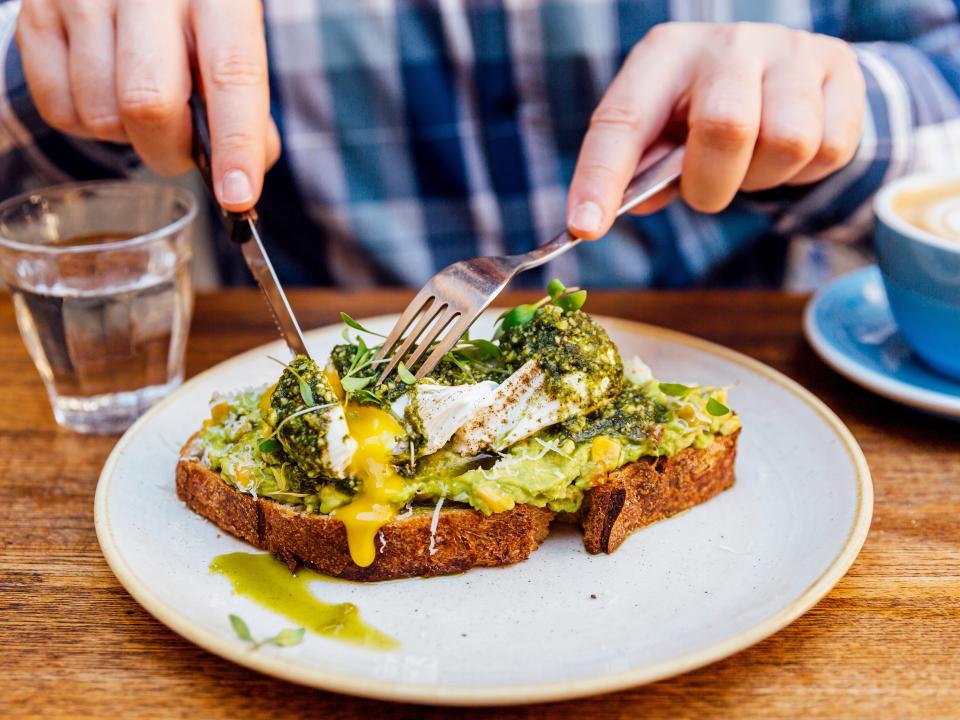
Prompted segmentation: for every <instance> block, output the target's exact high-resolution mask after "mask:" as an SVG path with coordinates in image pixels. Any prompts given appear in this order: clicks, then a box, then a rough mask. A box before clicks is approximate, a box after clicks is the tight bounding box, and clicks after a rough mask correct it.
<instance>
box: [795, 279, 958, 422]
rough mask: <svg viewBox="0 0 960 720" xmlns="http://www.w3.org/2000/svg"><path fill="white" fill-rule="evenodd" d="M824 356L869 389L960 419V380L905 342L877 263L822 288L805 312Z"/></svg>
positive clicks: (811, 335)
mask: <svg viewBox="0 0 960 720" xmlns="http://www.w3.org/2000/svg"><path fill="white" fill-rule="evenodd" d="M803 330H804V333H805V334H806V336H807V340H809V341H810V344H811V345H812V346H813V349H814V350H815V351H816V352H817V354H818V355H819V356H820V357H821V358H823V360H824V362H826V363H827V364H828V365H830V366H831V367H832V368H833V369H834V370H836V371H837V372H838V373H840V374H841V375H844V376H846V377H847V378H849V379H850V380H852V381H853V382H855V383H857V384H859V385H862V386H863V387H865V388H867V389H868V390H872V391H874V392H875V393H878V394H880V395H883V396H884V397H888V398H890V399H891V400H896V401H898V402H902V403H904V404H906V405H910V406H912V407H915V408H919V409H920V410H925V411H927V412H932V413H935V414H937V415H942V416H948V417H951V418H958V419H960V380H952V379H950V378H948V377H946V376H945V375H941V374H939V373H937V372H936V371H935V370H932V369H930V368H929V367H927V366H926V365H925V364H924V363H923V362H922V361H921V360H919V359H918V358H917V357H916V355H914V354H913V352H911V350H910V348H909V347H907V344H906V343H905V342H904V340H903V338H902V337H900V334H899V333H898V332H897V326H896V324H895V323H894V321H893V316H892V315H891V314H890V306H889V305H888V304H887V296H886V293H885V292H884V289H883V281H882V280H881V279H880V270H879V268H877V267H875V266H874V267H868V268H864V269H862V270H857V271H855V272H852V273H850V274H849V275H844V276H843V277H841V278H838V279H836V280H834V281H833V282H832V283H830V284H829V285H827V286H825V287H824V288H822V289H821V290H820V291H819V292H818V293H817V294H816V295H814V297H813V299H812V300H810V302H809V304H808V305H807V309H806V312H805V313H804V318H803Z"/></svg>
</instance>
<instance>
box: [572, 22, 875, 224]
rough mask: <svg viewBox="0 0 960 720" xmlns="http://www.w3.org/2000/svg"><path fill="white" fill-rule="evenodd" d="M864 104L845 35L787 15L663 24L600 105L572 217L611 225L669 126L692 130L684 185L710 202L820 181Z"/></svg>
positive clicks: (842, 150) (700, 206)
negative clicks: (799, 23)
mask: <svg viewBox="0 0 960 720" xmlns="http://www.w3.org/2000/svg"><path fill="white" fill-rule="evenodd" d="M864 104H865V86H864V81H863V75H862V74H861V72H860V67H859V64H858V63H857V59H856V56H855V55H854V52H853V50H852V49H851V48H850V46H849V45H847V44H846V43H845V42H843V41H842V40H838V39H836V38H831V37H827V36H824V35H814V34H811V33H807V32H801V31H798V30H790V29H788V28H785V27H782V26H780V25H765V24H755V23H739V24H735V25H713V24H701V23H667V24H664V25H658V26H656V27H654V28H653V29H652V30H651V31H650V32H649V33H648V34H647V35H646V36H645V37H644V38H643V39H642V40H641V41H640V42H639V43H637V45H635V46H634V48H633V49H632V50H631V52H630V54H629V56H628V57H627V59H626V61H625V62H624V64H623V67H622V68H621V69H620V72H619V74H618V75H617V76H616V78H614V80H613V82H612V83H611V85H610V87H609V88H608V89H607V92H606V93H605V94H604V96H603V99H602V100H601V101H600V105H599V106H598V107H597V109H596V111H595V112H594V113H593V117H592V118H591V121H590V127H589V129H588V130H587V134H586V136H585V137H584V140H583V145H582V146H581V148H580V156H579V158H578V160H577V167H576V171H575V172H574V176H573V182H572V184H571V187H570V193H569V197H568V202H567V224H568V226H569V228H570V231H571V232H572V233H573V234H574V235H577V236H579V237H584V238H589V239H593V238H598V237H600V236H601V235H603V234H604V233H606V232H607V230H609V229H610V226H611V224H612V223H613V221H614V219H615V214H616V209H617V207H618V206H619V205H620V201H621V198H622V196H623V191H624V189H625V188H626V186H627V183H628V182H629V180H630V178H631V177H632V175H633V173H634V171H635V170H636V169H637V166H638V164H645V163H646V162H647V161H648V160H649V156H650V154H651V153H652V152H653V151H654V149H655V148H656V147H657V146H658V145H662V143H663V141H664V140H665V139H669V138H671V137H672V138H674V142H678V141H682V140H683V136H684V135H685V136H686V143H687V151H686V156H685V158H684V162H683V172H682V176H681V180H680V188H679V193H680V195H681V196H682V197H683V199H684V200H685V201H686V202H687V204H688V205H690V207H692V208H693V209H695V210H699V211H701V212H719V211H720V210H722V209H723V208H725V207H726V206H727V205H728V204H730V201H731V200H733V197H734V195H735V194H736V192H737V190H741V189H742V190H762V189H765V188H772V187H775V186H777V185H783V184H788V185H802V184H805V183H812V182H815V181H817V180H820V179H821V178H823V177H826V176H827V175H829V174H830V173H832V172H834V171H836V170H838V169H839V168H841V167H843V166H844V165H846V164H847V163H848V162H849V161H850V159H851V158H852V157H853V154H854V152H855V151H856V149H857V144H858V143H859V141H860V124H861V121H862V118H863V111H864ZM676 193H677V190H676V189H675V188H674V189H673V190H672V191H664V192H662V193H660V194H659V195H657V196H655V197H654V198H651V199H650V200H648V201H647V202H645V203H643V204H641V205H640V206H638V207H637V208H636V209H635V210H634V212H638V213H649V212H653V211H654V210H658V209H660V208H661V207H663V206H664V205H666V204H667V203H668V202H670V201H671V200H673V198H674V197H675V196H676Z"/></svg>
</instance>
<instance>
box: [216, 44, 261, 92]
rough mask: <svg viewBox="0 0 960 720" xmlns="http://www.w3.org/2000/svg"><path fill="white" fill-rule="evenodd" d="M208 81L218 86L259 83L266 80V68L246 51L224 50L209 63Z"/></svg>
mask: <svg viewBox="0 0 960 720" xmlns="http://www.w3.org/2000/svg"><path fill="white" fill-rule="evenodd" d="M210 81H211V82H212V83H213V84H214V85H215V86H216V87H218V88H231V87H237V86H238V85H240V86H243V85H261V84H263V83H265V82H266V68H265V67H264V66H263V63H260V62H257V60H256V59H254V58H253V57H251V56H250V55H249V54H247V53H244V52H241V51H239V50H237V51H230V52H225V53H223V54H221V55H219V56H218V57H216V58H214V60H213V62H212V63H211V65H210Z"/></svg>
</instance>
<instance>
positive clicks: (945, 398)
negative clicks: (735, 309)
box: [803, 265, 960, 418]
mask: <svg viewBox="0 0 960 720" xmlns="http://www.w3.org/2000/svg"><path fill="white" fill-rule="evenodd" d="M879 274H880V268H879V267H877V266H876V265H868V266H867V267H863V268H860V269H858V270H853V271H851V272H848V273H846V274H844V275H841V276H840V277H838V278H835V279H834V280H832V281H831V282H829V283H828V284H826V285H825V286H823V287H822V288H820V289H819V290H818V291H817V292H816V293H815V294H814V295H813V297H812V298H810V300H809V301H808V302H807V306H806V308H805V309H804V311H803V333H804V335H806V338H807V342H809V343H810V346H811V347H812V348H813V350H814V352H816V354H817V355H818V356H819V357H820V359H821V360H823V361H824V362H825V363H826V364H827V365H829V366H830V367H831V368H832V369H833V370H835V371H836V372H838V373H840V374H841V375H843V376H844V377H845V378H847V379H848V380H850V381H851V382H853V383H856V384H857V385H859V386H860V387H863V388H866V389H867V390H870V391H871V392H874V393H876V394H877V395H880V396H881V397H885V398H887V399H888V400H894V401H896V402H899V403H903V404H904V405H908V406H910V407H913V408H917V409H919V410H925V411H927V412H931V413H935V414H939V415H947V416H949V417H958V418H960V397H954V396H951V395H948V394H947V393H942V392H940V391H938V390H928V389H926V388H922V387H917V386H916V385H912V384H910V383H908V382H906V381H904V380H900V379H898V378H894V377H890V376H889V375H884V374H883V373H881V372H878V371H876V370H874V369H872V368H869V367H867V366H865V365H863V364H861V363H860V362H858V361H857V360H855V359H853V358H851V357H850V356H848V355H847V354H845V353H844V352H843V351H841V350H840V349H838V348H837V347H836V346H835V345H834V344H833V343H832V342H830V340H828V339H827V336H826V335H824V334H823V332H822V331H821V330H820V327H819V325H818V324H817V321H816V314H817V309H818V308H819V307H820V306H821V305H822V304H823V302H824V300H825V299H826V297H827V295H828V294H830V293H831V292H835V291H836V289H837V287H839V285H840V284H841V283H843V282H849V283H851V284H858V285H860V286H862V285H863V284H865V283H866V282H868V281H869V280H870V279H871V277H872V276H879ZM861 277H862V278H865V279H861ZM931 372H932V371H931Z"/></svg>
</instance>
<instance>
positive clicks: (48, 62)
mask: <svg viewBox="0 0 960 720" xmlns="http://www.w3.org/2000/svg"><path fill="white" fill-rule="evenodd" d="M16 38H17V47H18V48H19V50H20V59H21V63H22V65H23V75H24V78H25V79H26V81H27V86H28V87H29V88H30V95H31V96H32V97H33V102H34V105H35V106H36V108H37V112H38V113H39V114H40V117H41V118H43V120H44V122H46V123H47V125H49V126H50V127H52V128H55V129H57V130H60V131H62V132H66V133H70V134H71V135H77V136H80V137H86V136H87V133H86V131H84V130H83V128H82V126H81V124H80V116H79V115H77V110H76V108H75V107H74V106H73V96H72V95H71V93H70V83H69V74H68V70H67V68H68V63H67V57H68V53H67V42H66V35H65V33H64V30H63V24H62V22H61V18H60V15H59V13H58V12H57V11H56V10H55V9H54V8H53V7H52V6H51V5H49V4H48V3H46V2H33V3H30V4H29V5H27V6H25V7H23V9H22V10H21V11H20V15H19V17H18V18H17V35H16Z"/></svg>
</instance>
